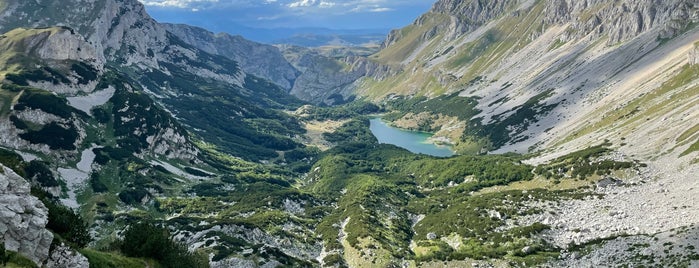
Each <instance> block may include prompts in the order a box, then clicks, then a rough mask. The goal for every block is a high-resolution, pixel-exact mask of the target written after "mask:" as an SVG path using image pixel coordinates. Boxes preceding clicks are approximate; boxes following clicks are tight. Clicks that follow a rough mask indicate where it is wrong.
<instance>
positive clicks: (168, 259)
mask: <svg viewBox="0 0 699 268" xmlns="http://www.w3.org/2000/svg"><path fill="white" fill-rule="evenodd" d="M121 251H122V253H124V254H125V255H126V256H130V257H145V258H153V259H156V260H158V261H159V262H160V264H162V265H163V266H164V267H172V268H179V267H183V268H184V267H187V268H190V267H208V266H209V265H208V262H207V260H206V258H205V257H203V256H201V255H199V254H195V253H192V252H189V251H187V247H186V246H185V245H182V244H179V243H176V242H174V241H172V240H171V238H170V232H169V231H168V230H167V229H165V228H162V227H158V226H156V225H154V224H152V223H149V222H139V223H136V224H132V225H131V226H129V227H128V228H127V229H126V231H124V240H123V242H122V243H121Z"/></svg>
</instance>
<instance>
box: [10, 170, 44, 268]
mask: <svg viewBox="0 0 699 268" xmlns="http://www.w3.org/2000/svg"><path fill="white" fill-rule="evenodd" d="M48 213H49V212H48V209H47V208H46V206H44V204H43V203H41V201H39V199H37V198H36V197H34V196H31V195H30V186H29V183H28V182H27V181H26V180H24V179H23V178H22V177H20V176H18V175H17V174H15V173H14V172H13V171H12V170H11V169H9V168H7V167H5V166H3V165H0V241H4V243H5V248H6V249H7V250H12V251H16V252H19V253H20V254H22V255H24V256H26V257H27V258H29V259H31V260H32V261H34V262H35V263H36V264H37V265H39V266H40V265H41V264H42V263H43V262H44V261H45V260H46V259H47V258H48V256H49V248H50V246H51V241H53V234H51V232H50V231H48V230H46V229H45V227H46V224H47V223H48Z"/></svg>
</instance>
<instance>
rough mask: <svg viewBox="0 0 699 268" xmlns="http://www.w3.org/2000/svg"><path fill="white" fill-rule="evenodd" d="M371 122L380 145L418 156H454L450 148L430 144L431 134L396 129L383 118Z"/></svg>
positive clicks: (372, 130)
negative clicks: (394, 147) (391, 145)
mask: <svg viewBox="0 0 699 268" xmlns="http://www.w3.org/2000/svg"><path fill="white" fill-rule="evenodd" d="M370 122H371V125H370V126H369V129H370V130H371V133H372V134H374V136H375V137H376V139H378V140H379V143H387V144H393V145H395V146H398V147H401V148H405V149H407V150H408V151H411V152H413V153H418V154H428V155H432V156H441V157H446V156H452V155H454V152H453V151H452V150H451V148H450V147H449V146H445V145H436V144H433V143H430V142H428V141H427V139H428V138H430V137H432V134H430V133H425V132H420V131H410V130H403V129H399V128H394V127H391V126H389V125H388V124H386V122H384V121H383V120H381V118H374V119H371V121H370Z"/></svg>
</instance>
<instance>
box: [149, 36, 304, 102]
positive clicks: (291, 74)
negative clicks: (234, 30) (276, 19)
mask: <svg viewBox="0 0 699 268" xmlns="http://www.w3.org/2000/svg"><path fill="white" fill-rule="evenodd" d="M162 25H163V27H165V29H166V30H167V31H168V32H171V33H173V34H174V35H176V36H177V37H179V38H180V39H182V41H184V42H186V43H188V44H190V45H193V46H195V47H197V48H199V49H201V50H203V51H206V52H208V53H211V54H216V55H221V56H224V57H228V58H230V59H232V60H234V61H236V62H238V63H239V64H240V68H242V69H243V71H245V72H246V73H249V74H252V75H256V76H259V77H262V78H265V79H268V80H270V81H272V82H274V83H275V84H277V85H279V86H280V87H282V88H284V89H287V90H289V89H291V88H292V87H293V85H294V81H295V80H296V78H297V77H298V71H297V70H296V69H295V68H294V67H293V66H291V64H290V63H289V62H287V61H286V59H284V57H283V55H282V54H281V52H280V51H279V49H278V48H277V47H275V46H272V45H265V44H260V43H256V42H253V41H249V40H247V39H245V38H242V37H241V36H233V35H229V34H225V33H221V34H214V33H212V32H209V31H207V30H204V29H202V28H198V27H194V26H189V25H184V24H167V23H165V24H162Z"/></svg>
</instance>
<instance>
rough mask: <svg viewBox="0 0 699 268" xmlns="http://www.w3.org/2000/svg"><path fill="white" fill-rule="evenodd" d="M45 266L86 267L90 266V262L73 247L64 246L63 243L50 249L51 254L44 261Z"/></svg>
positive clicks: (60, 267) (59, 267)
mask: <svg viewBox="0 0 699 268" xmlns="http://www.w3.org/2000/svg"><path fill="white" fill-rule="evenodd" d="M45 267H46V268H64V267H71V268H87V267H90V263H89V262H88V260H87V258H86V257H85V256H83V255H82V254H80V253H79V252H77V251H75V250H74V249H72V248H70V247H68V246H66V245H65V244H64V243H61V245H58V246H56V247H55V248H54V249H53V250H52V251H51V256H50V257H49V259H48V260H47V261H46V265H45Z"/></svg>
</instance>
